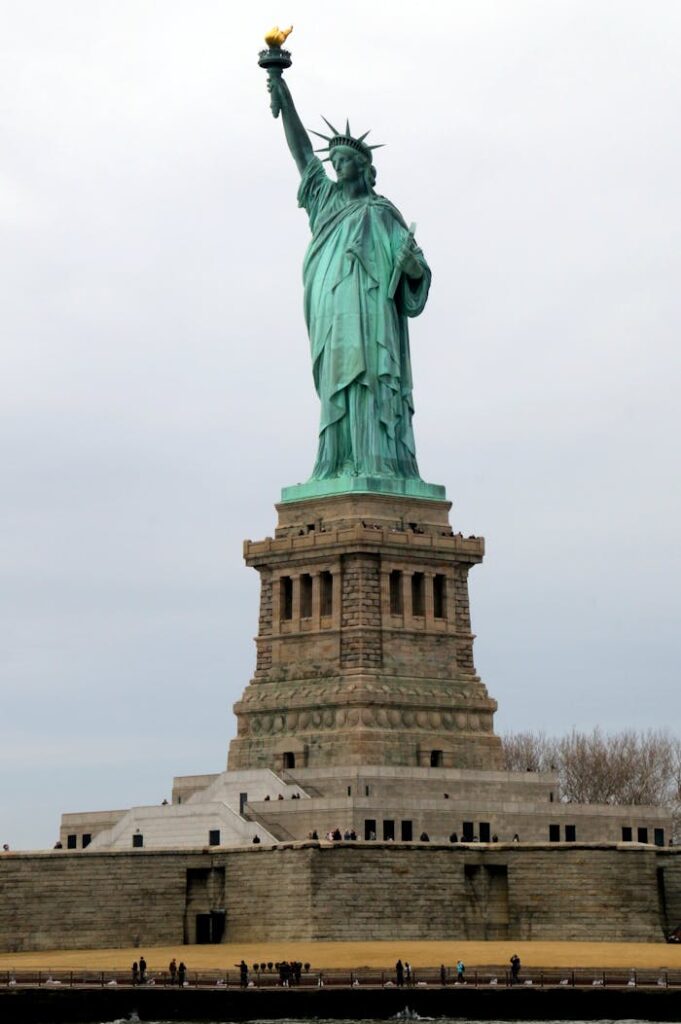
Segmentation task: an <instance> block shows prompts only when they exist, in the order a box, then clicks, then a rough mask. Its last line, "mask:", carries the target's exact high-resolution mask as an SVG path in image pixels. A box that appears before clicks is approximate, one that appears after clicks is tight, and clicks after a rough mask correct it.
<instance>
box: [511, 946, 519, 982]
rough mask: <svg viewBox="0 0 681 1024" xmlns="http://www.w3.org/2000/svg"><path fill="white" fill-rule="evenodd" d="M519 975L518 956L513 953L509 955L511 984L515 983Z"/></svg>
mask: <svg viewBox="0 0 681 1024" xmlns="http://www.w3.org/2000/svg"><path fill="white" fill-rule="evenodd" d="M519 975H520V957H519V956H518V954H517V953H514V954H513V956H512V957H511V984H512V985H517V984H518V981H519V980H520V979H519Z"/></svg>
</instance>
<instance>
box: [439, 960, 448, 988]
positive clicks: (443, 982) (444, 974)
mask: <svg viewBox="0 0 681 1024" xmlns="http://www.w3.org/2000/svg"><path fill="white" fill-rule="evenodd" d="M440 984H441V985H443V986H444V985H446V984H447V968H446V967H445V965H444V964H440Z"/></svg>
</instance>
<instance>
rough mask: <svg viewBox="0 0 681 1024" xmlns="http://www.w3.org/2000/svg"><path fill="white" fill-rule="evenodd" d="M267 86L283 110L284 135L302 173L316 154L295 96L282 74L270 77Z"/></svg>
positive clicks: (274, 100)
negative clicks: (301, 118)
mask: <svg viewBox="0 0 681 1024" xmlns="http://www.w3.org/2000/svg"><path fill="white" fill-rule="evenodd" d="M267 88H268V89H269V92H270V95H271V96H272V101H273V102H274V103H276V104H277V106H278V107H279V110H280V111H281V119H282V121H283V124H284V135H285V136H286V141H287V143H288V148H289V149H290V150H291V156H292V157H293V159H294V160H295V162H296V166H297V168H298V170H299V171H300V173H301V174H302V173H303V171H304V170H305V168H306V167H307V165H308V164H309V162H310V160H312V158H313V156H314V152H313V150H312V143H311V142H310V136H309V135H308V134H307V132H306V130H305V128H304V127H303V122H302V121H301V120H300V117H299V116H298V111H297V110H296V108H295V106H294V103H293V97H292V96H291V90H290V89H289V87H288V85H287V84H286V82H285V81H284V79H283V78H282V77H281V75H278V76H272V77H270V78H268V79H267Z"/></svg>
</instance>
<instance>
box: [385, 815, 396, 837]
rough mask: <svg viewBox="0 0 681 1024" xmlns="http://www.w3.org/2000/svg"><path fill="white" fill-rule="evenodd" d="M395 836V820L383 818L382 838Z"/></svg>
mask: <svg viewBox="0 0 681 1024" xmlns="http://www.w3.org/2000/svg"><path fill="white" fill-rule="evenodd" d="M394 838H395V822H394V821H391V820H390V819H389V818H385V819H384V821H383V839H384V840H393V839H394Z"/></svg>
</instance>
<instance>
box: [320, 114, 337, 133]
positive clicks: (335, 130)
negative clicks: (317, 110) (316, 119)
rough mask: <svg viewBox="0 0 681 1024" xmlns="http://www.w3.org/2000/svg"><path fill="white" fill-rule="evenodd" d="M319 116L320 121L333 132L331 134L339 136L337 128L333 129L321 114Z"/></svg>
mask: <svg viewBox="0 0 681 1024" xmlns="http://www.w3.org/2000/svg"><path fill="white" fill-rule="evenodd" d="M320 116H321V119H322V121H323V122H324V123H325V124H328V126H329V128H330V129H331V131H332V132H333V134H334V135H340V134H341V133H340V132H339V131H338V129H337V128H334V126H333V125H332V124H331V122H330V121H327V120H326V118H325V117H324V115H323V114H321V115H320Z"/></svg>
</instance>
